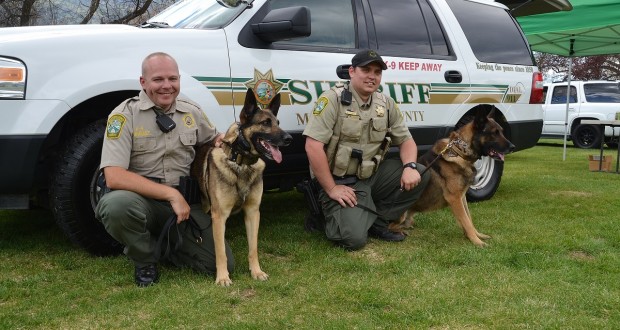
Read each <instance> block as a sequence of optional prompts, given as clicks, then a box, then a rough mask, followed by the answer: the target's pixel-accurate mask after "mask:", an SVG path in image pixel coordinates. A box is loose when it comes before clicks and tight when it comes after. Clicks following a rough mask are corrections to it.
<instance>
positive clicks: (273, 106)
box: [269, 93, 280, 117]
mask: <svg viewBox="0 0 620 330" xmlns="http://www.w3.org/2000/svg"><path fill="white" fill-rule="evenodd" d="M269 110H270V111H271V113H273V115H274V116H276V117H277V116H278V110H280V93H278V94H276V96H275V97H274V98H273V100H271V102H270V103H269Z"/></svg>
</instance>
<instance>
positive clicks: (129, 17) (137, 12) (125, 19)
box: [110, 0, 153, 24]
mask: <svg viewBox="0 0 620 330" xmlns="http://www.w3.org/2000/svg"><path fill="white" fill-rule="evenodd" d="M152 2H153V0H146V1H145V2H144V4H143V5H142V6H140V1H137V2H136V8H135V10H134V11H132V12H130V13H129V14H127V15H125V16H123V17H121V18H119V19H116V20H113V21H111V22H110V23H112V24H125V23H128V22H129V21H131V20H132V19H134V18H136V17H140V16H141V15H143V14H144V13H146V11H147V10H148V9H149V6H150V5H151V3H152Z"/></svg>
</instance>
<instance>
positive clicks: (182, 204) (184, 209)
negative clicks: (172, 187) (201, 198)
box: [170, 193, 191, 223]
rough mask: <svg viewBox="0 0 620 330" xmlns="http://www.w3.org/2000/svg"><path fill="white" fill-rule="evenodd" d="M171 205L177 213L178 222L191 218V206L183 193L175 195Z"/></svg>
mask: <svg viewBox="0 0 620 330" xmlns="http://www.w3.org/2000/svg"><path fill="white" fill-rule="evenodd" d="M170 205H171V206H172V210H173V211H174V213H175V214H176V215H177V223H181V222H183V221H185V220H187V219H189V211H190V210H191V208H190V207H189V204H187V201H186V200H185V198H184V197H183V195H181V194H180V193H179V194H178V196H174V197H173V198H172V199H171V200H170Z"/></svg>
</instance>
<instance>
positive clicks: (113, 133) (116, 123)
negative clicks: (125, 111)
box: [105, 114, 127, 139]
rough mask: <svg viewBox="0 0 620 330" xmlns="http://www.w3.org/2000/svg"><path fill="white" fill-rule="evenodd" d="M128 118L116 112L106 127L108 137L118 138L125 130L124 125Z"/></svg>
mask: <svg viewBox="0 0 620 330" xmlns="http://www.w3.org/2000/svg"><path fill="white" fill-rule="evenodd" d="M126 121H127V119H126V118H125V116H123V115H121V114H115V115H112V116H111V117H110V119H108V126H107V127H106V129H105V136H106V137H107V138H108V139H118V137H119V136H121V132H122V131H123V126H125V122H126Z"/></svg>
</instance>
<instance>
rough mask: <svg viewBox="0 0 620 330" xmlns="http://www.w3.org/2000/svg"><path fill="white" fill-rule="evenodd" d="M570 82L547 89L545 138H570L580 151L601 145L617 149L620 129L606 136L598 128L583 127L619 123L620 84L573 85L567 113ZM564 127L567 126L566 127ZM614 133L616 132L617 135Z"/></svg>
mask: <svg viewBox="0 0 620 330" xmlns="http://www.w3.org/2000/svg"><path fill="white" fill-rule="evenodd" d="M567 85H568V83H567V82H558V83H549V84H545V85H544V88H543V90H544V100H545V102H544V104H543V114H544V116H543V119H544V126H543V131H542V137H550V138H564V135H565V130H566V127H567V126H568V137H569V138H570V139H572V140H573V144H574V145H575V146H576V147H579V148H586V149H587V148H598V147H599V146H600V145H601V143H606V144H607V145H609V146H611V147H614V148H615V147H617V143H618V136H619V135H620V128H615V129H613V130H612V128H611V127H606V128H605V131H604V132H601V129H600V128H599V127H598V126H597V125H583V124H581V121H582V120H586V119H593V120H616V119H618V117H619V116H620V82H617V81H604V80H590V81H571V83H570V97H569V100H568V101H569V104H568V121H566V119H567V113H566V110H567V109H566V86H567ZM565 123H568V125H566V124H565ZM614 130H615V132H614Z"/></svg>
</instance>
